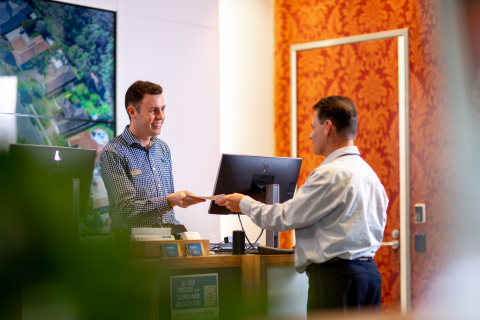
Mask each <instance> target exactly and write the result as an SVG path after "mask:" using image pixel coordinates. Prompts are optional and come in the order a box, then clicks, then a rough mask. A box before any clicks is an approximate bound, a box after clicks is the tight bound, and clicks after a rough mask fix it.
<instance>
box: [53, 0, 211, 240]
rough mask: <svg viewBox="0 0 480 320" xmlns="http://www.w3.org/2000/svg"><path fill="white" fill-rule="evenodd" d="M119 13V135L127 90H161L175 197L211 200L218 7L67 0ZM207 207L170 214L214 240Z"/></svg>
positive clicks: (204, 1)
mask: <svg viewBox="0 0 480 320" xmlns="http://www.w3.org/2000/svg"><path fill="white" fill-rule="evenodd" d="M62 2H68V3H73V4H80V5H84V6H89V7H94V8H100V9H106V10H111V11H116V12H117V83H116V90H117V94H116V101H117V134H119V133H121V132H122V131H123V130H124V127H125V125H127V124H128V123H129V120H128V116H127V115H126V112H125V107H124V96H125V92H126V90H127V88H128V87H129V86H130V85H131V84H132V83H133V82H135V81H136V80H148V81H152V82H155V83H158V84H160V85H161V86H162V87H163V88H164V94H163V96H164V99H165V103H166V105H167V108H166V121H165V125H164V127H163V129H162V134H161V135H160V138H161V139H163V140H164V141H165V142H167V144H168V145H169V146H170V149H171V151H172V159H173V174H174V180H175V189H176V190H185V189H188V190H191V191H192V192H194V193H195V194H198V195H211V194H212V190H213V187H214V183H215V177H216V174H217V168H218V162H219V158H220V157H219V155H220V151H219V135H220V134H219V133H220V129H219V121H220V120H219V62H218V61H219V35H218V0H176V1H169V0H161V1H160V0H157V1H153V0H136V1H131V0H70V1H62ZM207 211H208V204H207V203H203V204H199V205H197V206H193V207H190V208H187V209H182V208H178V207H177V208H175V212H176V215H177V219H178V220H180V222H182V223H183V224H185V226H186V227H187V229H188V230H190V231H199V232H200V234H201V235H202V237H204V238H206V239H210V240H211V241H212V242H218V241H219V230H220V218H219V217H218V216H215V215H209V214H208V213H207Z"/></svg>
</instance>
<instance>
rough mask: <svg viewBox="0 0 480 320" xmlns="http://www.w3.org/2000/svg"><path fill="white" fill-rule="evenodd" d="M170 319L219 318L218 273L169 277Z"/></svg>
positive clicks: (202, 319)
mask: <svg viewBox="0 0 480 320" xmlns="http://www.w3.org/2000/svg"><path fill="white" fill-rule="evenodd" d="M170 301H171V312H172V320H178V319H201V320H207V319H208V320H210V319H212V320H214V319H219V311H218V309H219V308H218V273H210V274H196V275H186V276H172V277H170Z"/></svg>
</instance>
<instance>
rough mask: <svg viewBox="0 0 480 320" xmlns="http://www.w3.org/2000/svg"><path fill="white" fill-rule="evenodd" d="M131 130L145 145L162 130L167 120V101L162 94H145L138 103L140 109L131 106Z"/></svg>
mask: <svg viewBox="0 0 480 320" xmlns="http://www.w3.org/2000/svg"><path fill="white" fill-rule="evenodd" d="M127 111H128V114H129V115H130V118H131V120H130V127H129V129H130V131H131V132H132V133H133V135H134V136H135V137H136V138H137V139H138V141H140V143H141V144H142V145H143V146H145V147H146V146H148V143H149V142H150V139H151V138H152V137H154V136H158V135H159V134H160V133H161V132H162V125H163V121H165V101H164V100H163V96H162V95H161V94H145V95H144V97H143V99H142V101H140V103H138V109H136V108H135V107H134V106H129V107H128V109H127Z"/></svg>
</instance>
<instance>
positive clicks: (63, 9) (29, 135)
mask: <svg viewBox="0 0 480 320" xmlns="http://www.w3.org/2000/svg"><path fill="white" fill-rule="evenodd" d="M115 26H116V13H115V12H111V11H105V10H100V9H93V8H87V7H82V6H77V5H71V4H65V3H60V2H53V1H44V0H10V1H0V77H6V76H9V77H16V79H17V86H16V90H17V92H16V105H15V107H14V110H12V109H13V108H10V109H7V108H5V107H3V108H2V106H1V105H0V121H1V122H0V123H8V124H10V126H9V128H13V130H14V131H15V132H14V136H16V141H13V142H11V143H20V144H34V145H50V146H62V147H72V148H88V149H95V150H97V157H96V159H95V161H96V163H95V169H94V174H93V181H92V185H91V193H90V201H89V206H88V212H87V214H86V216H83V217H80V218H81V219H80V222H81V232H82V233H108V232H109V229H108V221H109V219H108V214H107V208H108V200H107V193H106V190H105V187H104V185H103V182H102V180H101V178H100V171H99V165H98V158H99V156H100V153H101V151H102V149H103V147H104V146H105V144H106V143H108V141H109V140H111V139H112V138H113V137H114V136H115V33H116V30H115ZM10 130H12V129H10Z"/></svg>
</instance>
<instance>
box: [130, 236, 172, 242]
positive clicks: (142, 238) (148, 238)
mask: <svg viewBox="0 0 480 320" xmlns="http://www.w3.org/2000/svg"><path fill="white" fill-rule="evenodd" d="M159 240H160V241H161V240H175V237H174V236H172V235H171V234H169V235H137V236H133V237H132V241H159Z"/></svg>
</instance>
